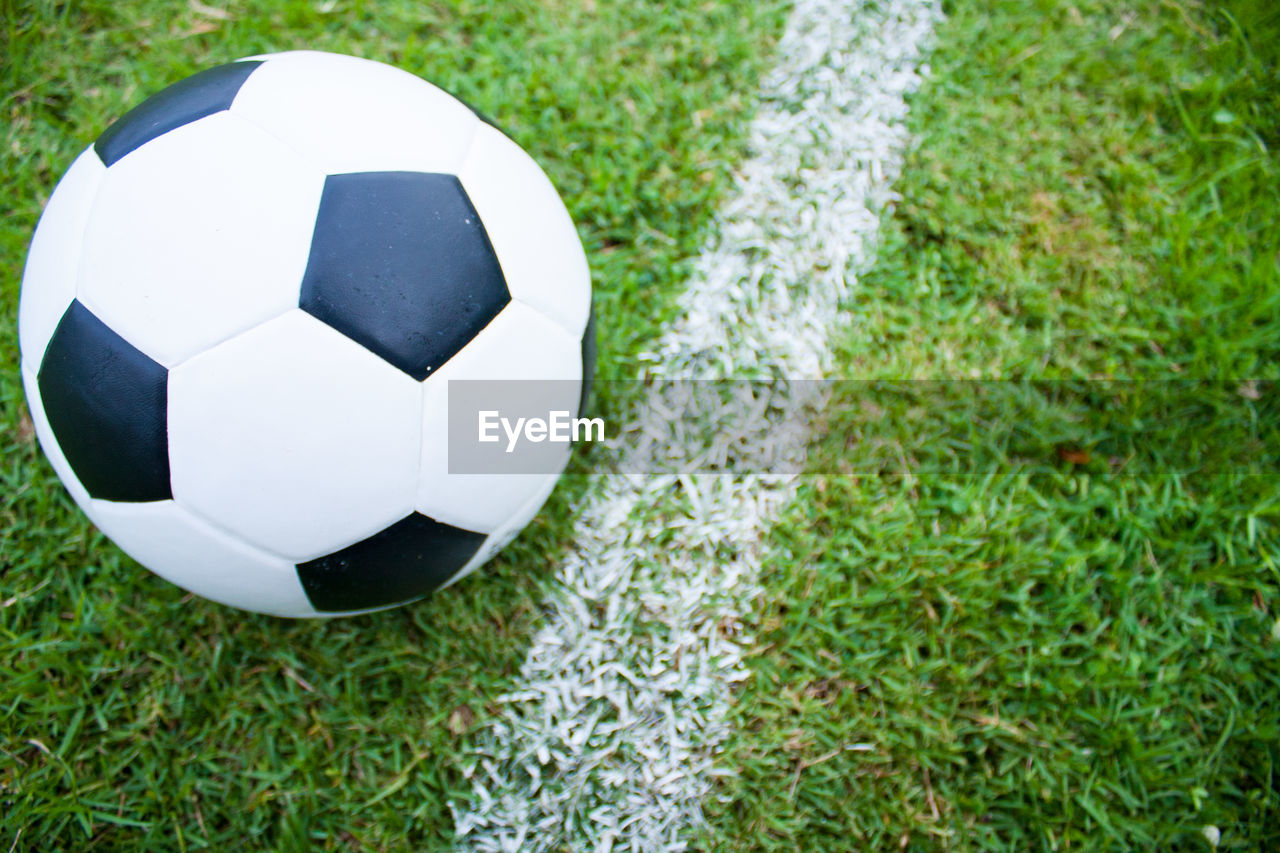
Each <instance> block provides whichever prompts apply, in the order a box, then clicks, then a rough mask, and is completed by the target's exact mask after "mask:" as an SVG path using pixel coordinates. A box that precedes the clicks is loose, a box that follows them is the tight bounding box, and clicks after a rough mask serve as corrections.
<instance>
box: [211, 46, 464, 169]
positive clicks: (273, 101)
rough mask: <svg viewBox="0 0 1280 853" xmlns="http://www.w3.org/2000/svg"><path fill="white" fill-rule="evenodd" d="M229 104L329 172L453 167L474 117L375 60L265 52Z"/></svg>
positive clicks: (449, 97)
mask: <svg viewBox="0 0 1280 853" xmlns="http://www.w3.org/2000/svg"><path fill="white" fill-rule="evenodd" d="M256 59H261V60H264V63H263V65H262V67H261V68H260V69H258V70H257V71H255V72H254V73H253V74H252V75H251V76H250V77H249V79H248V80H247V81H246V82H245V84H244V86H243V87H242V88H241V89H240V92H239V93H238V94H237V95H236V98H235V101H234V102H233V103H232V105H231V113H232V115H237V116H241V117H243V118H246V119H248V120H249V121H252V122H254V123H255V124H257V125H260V126H261V127H263V128H265V129H266V130H267V131H269V132H270V133H271V134H272V135H273V136H275V137H277V138H279V139H281V140H283V141H284V142H286V143H288V144H289V145H290V146H292V147H293V148H295V149H296V150H298V151H300V152H302V153H303V154H304V155H305V156H307V157H308V158H310V159H312V160H313V161H314V162H316V163H317V164H318V165H319V166H320V168H321V169H323V170H324V171H325V172H327V173H329V174H339V173H343V172H441V173H449V174H453V173H455V172H457V170H458V164H459V163H461V162H462V157H463V155H464V154H465V153H466V152H467V149H468V147H469V146H470V145H471V137H472V134H474V133H475V131H476V128H477V127H478V126H479V124H480V121H479V119H477V118H476V115H475V113H473V112H472V111H471V110H470V109H468V108H467V107H466V106H465V105H464V104H462V103H461V102H460V101H458V100H457V99H456V98H454V97H453V96H452V95H450V94H448V93H447V92H445V91H443V90H442V89H438V88H436V87H435V86H432V85H431V84H430V83H428V82H426V81H425V80H422V79H420V78H418V77H415V76H413V75H412V74H410V73H408V72H407V71H401V70H400V69H398V68H393V67H392V66H390V65H384V64H383V63H381V62H370V61H369V60H366V59H357V58H356V57H354V56H339V55H336V54H332V53H320V52H316V51H291V52H287V53H276V54H269V55H267V56H263V57H256Z"/></svg>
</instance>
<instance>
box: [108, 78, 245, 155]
mask: <svg viewBox="0 0 1280 853" xmlns="http://www.w3.org/2000/svg"><path fill="white" fill-rule="evenodd" d="M261 64H262V61H261V60H254V61H249V62H230V63H228V64H226V65H219V66H217V67H216V68H209V69H206V70H205V71H201V72H200V73H198V74H193V75H191V76H190V77H188V78H186V79H185V80H179V81H178V82H177V83H174V84H173V85H172V86H169V87H168V88H166V89H161V90H160V91H159V92H157V93H155V94H154V95H152V96H151V97H150V98H147V99H146V100H145V101H143V102H142V103H140V104H138V105H137V106H136V107H134V108H133V109H131V110H129V112H127V113H125V114H124V115H122V116H121V117H120V118H119V119H117V120H116V121H115V123H114V124H112V125H111V126H110V127H108V128H107V129H106V130H104V131H103V132H102V135H101V136H99V137H98V141H97V142H95V143H94V144H93V148H94V150H95V151H97V152H98V156H99V157H100V158H102V162H103V163H105V164H106V165H108V166H110V165H111V164H112V163H114V162H116V161H117V160H119V159H120V158H121V157H123V156H124V155H126V154H128V153H129V152H130V151H133V150H135V149H137V148H141V147H142V146H143V145H145V144H146V143H148V142H150V141H151V140H153V139H155V138H156V137H157V136H160V135H162V134H165V133H168V132H169V131H171V130H173V129H174V128H178V127H182V126H183V125H184V124H190V123H191V122H193V121H195V120H196V119H201V118H204V117H205V116H209V115H213V114H214V113H217V112H222V111H223V110H225V109H227V108H228V107H230V106H231V102H232V101H234V100H235V98H236V94H237V93H238V92H239V91H240V87H241V86H243V85H244V81H245V80H248V79H249V75H250V74H252V73H253V72H254V69H256V68H257V67H258V66H259V65H261Z"/></svg>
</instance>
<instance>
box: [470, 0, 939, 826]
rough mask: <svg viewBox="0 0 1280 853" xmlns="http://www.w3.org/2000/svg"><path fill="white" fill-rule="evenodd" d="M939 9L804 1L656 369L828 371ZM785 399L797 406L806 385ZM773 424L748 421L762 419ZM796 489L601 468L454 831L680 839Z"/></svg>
mask: <svg viewBox="0 0 1280 853" xmlns="http://www.w3.org/2000/svg"><path fill="white" fill-rule="evenodd" d="M939 15H940V12H939V10H938V7H937V5H936V3H935V2H933V0H886V2H882V3H863V4H859V3H852V4H851V3H848V2H836V1H835V0H798V2H796V4H795V7H794V9H793V11H792V14H791V17H790V20H789V23H788V26H787V30H786V32H785V34H784V36H783V38H782V41H781V42H780V44H779V48H778V61H777V65H776V67H775V68H774V69H773V71H772V72H771V73H769V74H768V75H767V77H766V79H765V81H764V85H763V92H762V94H761V96H760V101H759V108H758V111H757V114H756V117H755V119H754V121H753V122H752V125H751V131H750V148H751V152H752V153H751V156H750V158H749V159H748V160H747V161H746V162H745V163H744V164H743V165H742V167H741V169H740V171H739V173H738V175H737V178H736V183H735V187H734V190H733V193H732V196H731V198H730V199H729V200H728V202H727V204H726V205H725V207H724V208H723V210H722V211H721V212H720V214H719V216H718V218H717V224H716V229H715V234H714V236H713V237H712V239H711V240H710V242H709V244H708V245H707V246H706V248H705V250H704V252H703V253H702V255H701V257H700V258H699V260H698V262H697V265H696V268H695V273H694V276H693V279H692V281H691V283H690V286H689V289H688V291H687V292H686V293H685V295H684V296H683V297H682V300H681V305H682V308H683V311H682V319H681V320H680V321H679V322H678V323H676V324H675V325H674V326H673V327H672V328H671V329H670V331H669V332H668V333H667V334H666V335H664V336H663V337H662V339H661V340H660V341H659V342H658V344H657V346H656V347H655V348H654V351H653V353H652V354H651V355H649V356H648V357H647V358H646V359H645V361H646V365H647V370H648V371H649V372H650V373H651V374H653V375H655V376H659V377H687V376H700V377H739V376H742V377H760V376H782V377H795V378H799V377H817V376H819V375H821V373H822V371H823V370H824V368H825V367H826V363H827V356H828V350H827V340H828V337H829V335H830V334H831V331H832V329H833V327H834V326H835V325H836V323H837V322H838V318H839V302H840V299H841V297H842V295H843V294H844V293H846V292H847V289H848V287H849V286H850V284H851V282H852V280H853V277H854V275H855V274H856V273H857V271H858V270H859V269H861V268H862V267H864V266H865V265H866V264H867V263H868V262H869V261H870V260H871V258H872V254H873V251H874V245H875V240H876V234H877V231H878V228H879V220H880V216H881V214H882V213H883V211H884V209H885V206H886V205H888V204H889V203H890V202H891V201H892V200H893V193H892V189H891V185H892V182H893V180H894V179H895V177H896V176H897V174H898V173H899V171H900V169H901V167H902V158H903V152H904V149H905V146H906V143H907V135H906V131H905V128H904V125H903V119H904V117H905V115H906V111H907V107H906V103H905V100H904V99H905V96H906V95H907V94H908V93H909V92H910V91H911V90H912V89H914V88H915V87H916V86H917V85H918V83H919V81H920V73H921V69H920V61H921V56H922V52H923V50H924V48H925V44H926V42H927V40H928V38H929V35H930V33H931V30H932V27H933V24H934V22H935V21H936V20H937V19H938V17H939ZM805 387H808V388H813V387H816V386H814V385H812V384H809V385H806V386H805ZM779 393H782V394H784V395H785V394H786V393H787V392H786V390H785V386H784V389H783V390H782V391H781V392H779ZM646 402H647V403H648V404H649V405H650V409H651V410H652V411H653V413H654V416H653V417H652V418H650V419H648V421H647V423H646V427H645V430H646V432H649V431H652V432H653V435H654V436H655V438H656V439H657V440H655V441H653V442H651V443H649V444H648V445H645V446H644V450H642V451H639V452H644V453H654V454H662V453H664V452H665V451H664V448H667V449H670V448H673V447H676V448H680V449H681V452H683V453H684V454H686V455H687V456H689V457H690V464H689V466H688V469H689V470H698V469H702V470H705V469H706V468H707V467H708V466H707V463H708V461H710V460H715V459H717V458H724V457H725V455H726V454H731V453H732V448H731V447H726V446H725V445H724V439H723V437H722V436H721V435H719V434H718V433H716V432H715V431H711V432H710V433H709V434H708V435H706V436H703V437H700V438H699V437H695V436H690V435H688V434H687V433H686V432H679V434H677V432H676V431H679V430H685V429H686V428H687V426H688V425H687V423H685V422H684V421H683V420H682V419H680V418H664V417H662V416H661V414H660V413H661V410H662V407H663V400H662V399H656V398H655V399H652V400H649V401H646ZM781 402H782V403H783V404H784V405H785V406H790V410H791V411H793V412H795V411H799V410H800V409H803V408H804V407H805V406H806V405H813V404H814V401H794V400H783V401H781ZM785 410H786V409H785V408H784V411H785ZM776 426H777V425H776V424H770V423H768V422H767V421H766V420H765V419H762V420H761V423H760V429H761V430H762V432H763V433H769V432H770V431H773V430H775V428H776ZM664 430H667V432H665V433H664ZM757 441H758V439H757ZM787 452H793V453H798V454H801V455H802V454H803V448H802V447H794V448H790V449H788V450H787ZM642 467H643V465H636V464H632V465H630V466H629V469H630V470H638V469H641V468H642ZM794 492H795V489H794V479H793V478H789V477H779V476H732V477H730V476H720V475H714V474H712V475H690V476H663V477H643V476H616V477H610V478H608V479H607V480H605V481H603V485H602V488H601V489H599V490H598V491H597V492H596V493H594V494H593V495H592V497H591V499H590V501H589V503H588V506H587V507H586V509H585V510H584V512H583V513H582V516H581V518H580V519H579V523H578V525H577V530H578V536H577V540H576V544H575V546H574V548H573V550H572V551H571V552H570V553H569V555H568V556H567V558H566V559H565V562H564V565H563V567H562V569H561V571H560V573H559V575H558V579H557V580H558V586H557V589H556V590H555V591H554V592H553V594H552V595H551V596H550V598H549V599H548V601H547V603H546V606H547V608H548V611H549V615H548V617H547V619H546V623H545V625H544V627H543V628H542V629H541V630H540V631H539V632H538V634H537V635H536V636H535V637H534V638H533V642H532V646H531V648H530V650H529V655H528V658H527V660H526V661H525V664H524V666H523V668H522V670H521V679H520V684H519V686H518V688H517V689H516V690H515V691H513V692H512V693H510V694H509V695H507V696H504V697H502V699H501V700H500V701H501V703H502V704H503V711H502V713H501V714H500V715H499V716H498V717H497V719H496V721H495V722H494V723H493V724H492V726H491V728H490V729H489V730H487V731H486V732H485V733H484V734H483V735H482V737H481V738H480V742H479V754H478V755H476V756H474V764H473V765H471V766H469V767H468V768H467V772H468V776H469V778H470V780H471V783H472V788H473V797H472V800H471V801H470V802H469V803H467V804H463V805H459V804H452V807H453V809H454V815H455V820H456V829H457V837H458V842H459V845H460V846H463V847H469V848H473V849H477V850H517V849H519V850H526V849H547V848H553V847H554V848H560V847H568V848H573V849H590V848H595V849H599V850H610V849H614V850H646V851H648V850H657V849H681V848H683V847H684V846H685V844H686V842H687V840H688V838H689V837H690V833H691V831H694V830H696V828H697V827H698V826H699V825H700V823H701V821H702V806H701V803H702V800H703V798H704V797H705V796H706V795H707V794H708V792H709V791H710V788H711V784H712V782H713V780H714V778H715V777H716V776H717V775H720V774H726V773H730V772H731V768H726V767H723V766H720V765H719V764H717V756H718V753H719V750H720V749H721V748H722V746H723V744H724V742H725V739H726V737H727V736H728V733H729V731H728V726H727V723H726V722H725V716H726V710H727V707H728V701H729V698H730V690H731V689H732V684H733V683H734V682H736V681H739V680H741V679H743V678H744V677H746V675H747V670H746V669H745V667H744V664H743V660H742V650H743V648H744V647H745V646H746V645H747V644H749V643H750V638H749V637H747V636H746V635H745V634H744V629H743V624H742V618H741V617H742V614H744V613H746V612H747V609H748V608H749V607H750V603H751V601H752V599H753V597H754V596H755V595H756V593H757V590H758V587H757V583H758V581H759V580H760V579H759V578H758V573H759V568H760V558H761V553H762V550H763V548H764V543H765V534H766V533H767V531H768V529H769V526H770V524H771V522H772V520H773V519H774V518H775V517H776V515H777V513H778V511H779V510H780V508H781V507H782V506H783V505H784V504H785V503H786V502H787V501H788V500H790V499H791V497H792V496H793V495H794Z"/></svg>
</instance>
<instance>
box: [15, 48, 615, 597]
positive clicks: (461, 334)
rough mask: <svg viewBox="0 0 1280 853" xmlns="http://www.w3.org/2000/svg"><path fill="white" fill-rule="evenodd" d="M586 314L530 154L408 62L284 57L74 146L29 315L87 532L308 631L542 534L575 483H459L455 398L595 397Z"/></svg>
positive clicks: (542, 478) (223, 71) (35, 371)
mask: <svg viewBox="0 0 1280 853" xmlns="http://www.w3.org/2000/svg"><path fill="white" fill-rule="evenodd" d="M590 314H591V284H590V279H589V274H588V271H587V263H586V257H585V255H584V253H583V250H582V245H581V243H580V242H579V240H578V237H577V234H576V232H575V230H574V227H573V223H572V222H571V221H570V219H569V214H568V212H567V211H566V210H565V208H564V205H563V204H562V203H561V201H560V198H559V196H558V195H557V194H556V191H555V189H554V188H553V187H552V186H551V182H550V181H549V180H548V179H547V177H546V176H545V175H544V174H543V172H542V171H541V170H540V169H539V168H538V166H537V165H536V164H535V163H534V162H533V160H532V159H530V158H529V156H528V155H527V154H525V153H524V151H522V150H521V149H520V147H519V146H518V145H516V144H515V143H514V142H512V141H511V140H510V139H509V138H507V137H506V136H505V135H504V134H503V133H502V132H501V131H499V130H498V129H496V128H495V127H493V126H491V124H490V123H488V122H487V120H484V119H482V118H481V117H479V116H478V115H477V114H476V113H475V112H474V111H472V110H471V109H470V108H469V107H467V106H466V105H465V104H463V103H462V102H461V101H459V100H457V99H455V98H454V97H452V96H451V95H449V94H447V93H445V92H444V91H442V90H440V89H438V88H436V87H435V86H432V85H431V84H429V83H426V82H425V81H423V80H420V79H419V78H417V77H415V76H413V75H411V74H408V73H406V72H404V71H400V70H397V69H395V68H392V67H390V66H387V65H383V64H380V63H376V62H370V61H367V60H362V59H356V58H353V57H348V56H338V55H334V54H326V53H315V52H293V53H281V54H273V55H268V56H261V57H253V58H250V59H245V60H241V61H239V62H233V63H230V64H228V65H222V66H219V67H216V68H211V69H208V70H206V71H203V72H201V73H199V74H196V75H194V76H192V77H189V78H187V79H186V80H183V81H181V82H179V83H176V84H174V85H173V86H170V87H169V88H167V89H165V90H163V91H162V92H160V93H158V94H157V95H155V96H153V97H151V98H150V99H148V100H146V101H144V102H143V103H142V104H140V105H139V106H137V107H136V108H135V109H133V110H132V111H131V112H129V113H128V114H127V115H125V116H124V117H123V118H121V119H120V120H119V121H117V122H116V123H115V124H113V125H112V126H111V127H109V128H108V129H107V130H106V132H104V133H103V134H102V136H100V137H99V138H98V139H97V141H95V142H94V143H93V145H91V146H90V147H89V148H88V149H87V150H86V151H85V152H84V153H83V154H81V155H80V157H79V158H78V159H77V160H76V161H75V162H74V163H73V164H72V166H71V168H70V169H69V170H68V171H67V173H66V175H65V176H63V178H62V181H61V182H60V183H59V184H58V187H57V189H56V190H55V192H54V193H53V196H52V198H50V200H49V203H48V206H47V207H46V208H45V211H44V214H43V215H42V217H41V219H40V224H39V226H38V227H37V229H36V233H35V237H34V239H33V240H32V244H31V250H30V254H29V256H28V258H27V267H26V272H25V274H24V277H23V282H22V298H21V304H20V309H19V321H18V325H19V338H20V343H21V349H22V376H23V383H24V386H25V388H26V394H27V400H28V402H29V405H30V409H31V414H32V419H33V421H34V424H35V428H36V433H37V435H38V437H39V439H40V443H41V445H42V446H43V448H44V450H45V453H46V454H47V455H48V457H49V459H50V461H51V462H52V464H53V467H54V469H55V470H56V471H57V473H58V475H59V477H61V479H62V481H63V483H64V484H65V485H66V487H67V489H68V491H69V492H70V493H71V495H72V496H73V497H74V498H75V500H76V502H77V503H78V504H79V505H80V507H81V508H82V509H83V510H84V511H85V513H86V514H87V515H88V516H89V518H90V519H91V520H92V521H93V522H94V523H95V524H96V525H97V526H98V527H99V528H100V529H101V530H102V531H103V532H104V533H105V534H107V535H108V536H109V537H110V538H111V539H113V540H114V541H115V542H116V544H118V545H119V546H120V547H121V548H122V549H123V550H124V551H126V552H127V553H128V554H130V555H131V556H133V557H134V558H135V559H136V560H137V561H138V562H139V563H141V564H143V565H144V566H146V567H148V568H149V569H151V570H152V571H154V572H155V573H157V574H159V575H161V576H162V577H165V578H167V579H168V580H170V581H172V582H174V583H176V584H178V585H180V586H182V587H185V588H186V589H188V590H190V591H192V592H194V593H196V594H198V595H201V596H204V597H206V598H210V599H213V600H215V601H220V602H223V603H225V604H230V605H233V606H235V607H240V608H244V609H247V610H254V611H258V612H262V613H272V614H277V615H281V616H294V617H300V616H319V615H334V614H341V613H353V612H364V611H367V610H372V609H379V608H383V607H389V606H393V605H396V604H401V603H404V602H406V601H410V600H413V599H416V598H419V597H421V596H423V595H425V594H427V593H428V592H431V591H432V590H434V589H437V588H439V587H441V586H444V585H446V584H448V583H452V582H453V581H455V580H457V579H458V578H460V577H462V576H463V575H465V574H467V573H468V572H470V571H472V570H474V569H475V568H476V567H477V566H479V565H480V564H481V563H483V562H485V561H486V560H487V559H489V558H490V557H492V556H493V554H494V553H496V552H497V550H498V549H500V548H501V547H502V546H503V545H505V544H506V543H507V542H508V541H509V540H510V539H511V538H512V537H514V535H515V534H516V533H517V532H519V530H520V529H521V528H523V527H524V526H525V525H526V524H527V523H528V522H529V520H530V519H531V518H532V517H533V516H534V514H535V513H536V512H537V511H538V509H539V508H540V507H541V506H542V504H543V503H544V501H545V500H546V499H547V497H548V495H549V494H550V492H551V490H552V488H553V487H554V485H555V483H556V480H557V479H558V476H559V470H556V471H554V472H550V473H544V474H540V475H535V474H509V475H507V474H488V475H474V474H472V475H465V474H451V473H449V470H448V466H447V462H446V447H445V444H446V440H445V439H446V433H447V408H448V406H447V402H448V397H447V393H446V388H447V383H448V381H449V380H453V379H511V380H521V379H537V380H543V379H554V380H572V382H573V383H577V384H573V385H571V386H570V387H571V388H572V389H573V391H574V394H573V399H572V400H571V401H570V408H576V409H581V406H582V402H583V399H584V397H585V395H584V394H582V393H580V390H579V389H581V390H585V388H586V384H587V381H588V380H589V376H590V372H591V364H590V361H591V349H592V346H593V342H594V338H593V333H592V331H591V329H590V324H589V317H590ZM562 384H563V383H562ZM564 459H565V461H567V459H568V448H567V447H566V448H565V451H564ZM563 464H564V463H563V462H562V463H560V468H561V469H562V468H563Z"/></svg>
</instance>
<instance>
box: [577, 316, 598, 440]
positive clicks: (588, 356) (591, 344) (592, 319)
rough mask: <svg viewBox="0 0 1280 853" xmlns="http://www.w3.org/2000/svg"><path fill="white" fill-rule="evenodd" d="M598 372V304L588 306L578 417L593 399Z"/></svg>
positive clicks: (583, 340) (583, 338) (584, 332)
mask: <svg viewBox="0 0 1280 853" xmlns="http://www.w3.org/2000/svg"><path fill="white" fill-rule="evenodd" d="M595 373H596V305H595V302H594V301H593V302H592V303H591V305H590V306H589V307H588V308H587V328H586V329H584V330H583V332H582V392H581V393H580V394H579V396H578V417H583V416H584V415H585V414H586V411H587V403H588V402H590V400H591V381H592V379H594V378H595Z"/></svg>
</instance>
